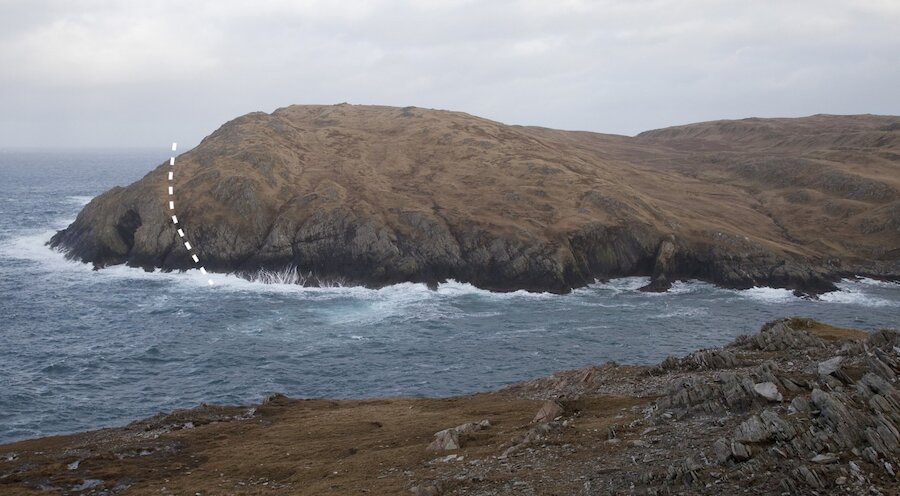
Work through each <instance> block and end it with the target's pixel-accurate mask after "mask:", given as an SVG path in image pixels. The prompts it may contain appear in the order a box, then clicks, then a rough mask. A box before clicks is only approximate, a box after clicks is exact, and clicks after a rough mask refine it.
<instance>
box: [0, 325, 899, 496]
mask: <svg viewBox="0 0 900 496" xmlns="http://www.w3.org/2000/svg"><path fill="white" fill-rule="evenodd" d="M898 373H900V334H898V333H897V332H896V331H878V332H874V333H871V334H866V333H863V332H860V331H854V330H850V329H841V328H835V327H831V326H828V325H825V324H821V323H818V322H815V321H811V320H807V319H799V318H795V319H786V320H781V321H776V322H772V323H769V324H767V325H765V326H764V327H763V328H762V329H761V331H760V332H759V333H757V334H754V335H752V336H744V337H740V338H738V339H737V340H735V341H734V342H733V343H731V344H730V345H728V346H726V347H724V348H716V349H709V350H702V351H698V352H695V353H692V354H690V355H688V356H686V357H682V358H669V359H667V360H665V361H663V362H662V363H660V364H658V365H655V366H624V365H617V364H615V363H607V364H604V365H602V366H599V367H593V368H588V369H580V370H572V371H567V372H561V373H558V374H555V375H553V376H551V377H547V378H543V379H537V380H533V381H528V382H524V383H520V384H516V385H513V386H511V387H508V388H506V389H504V390H501V391H497V392H492V393H484V394H474V395H469V396H460V397H454V398H444V399H413V398H389V399H378V400H366V401H328V400H292V399H289V398H286V397H284V396H280V395H274V396H271V397H269V398H268V399H267V400H266V401H265V402H263V403H262V404H261V405H258V406H256V407H252V408H247V407H219V406H201V407H199V408H196V409H192V410H183V411H177V412H173V413H169V414H159V415H157V416H155V417H152V418H149V419H146V420H142V421H139V422H135V423H133V424H130V425H128V426H127V427H123V428H116V429H104V430H100V431H95V432H88V433H84V434H75V435H70V436H60V437H50V438H44V439H36V440H30V441H23V442H19V443H14V444H9V445H4V446H0V493H2V494H44V493H48V492H49V493H67V494H108V495H111V494H156V495H158V494H203V495H205V494H316V495H320V494H333V495H347V494H406V495H417V496H426V495H427V496H436V495H484V496H488V495H523V494H524V495H538V494H541V495H544V494H548V495H549V494H560V495H585V496H590V495H605V494H717V495H720V494H745V493H746V494H819V495H824V494H883V495H889V494H898V491H897V488H898V487H900V481H898V476H897V470H898V468H900V432H898V428H900V391H898V390H897V384H898Z"/></svg>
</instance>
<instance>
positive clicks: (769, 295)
mask: <svg viewBox="0 0 900 496" xmlns="http://www.w3.org/2000/svg"><path fill="white" fill-rule="evenodd" d="M730 291H731V292H733V293H734V294H737V295H739V296H743V297H746V298H750V299H752V300H758V301H762V302H765V303H787V302H789V301H793V300H796V299H798V298H797V297H796V296H794V292H793V291H791V290H790V289H784V288H770V287H768V286H757V287H754V288H750V289H732V290H730Z"/></svg>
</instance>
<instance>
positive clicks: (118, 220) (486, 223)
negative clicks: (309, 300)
mask: <svg viewBox="0 0 900 496" xmlns="http://www.w3.org/2000/svg"><path fill="white" fill-rule="evenodd" d="M170 169H171V167H169V164H168V161H167V162H166V163H165V164H163V165H160V166H159V167H157V168H156V169H155V170H153V171H151V172H150V173H149V174H147V175H146V176H145V177H144V178H143V179H141V180H140V181H137V182H135V183H133V184H131V185H129V186H127V187H124V188H122V187H117V188H113V189H112V190H110V191H107V192H106V193H104V194H102V195H100V196H98V197H97V198H95V199H94V200H93V201H91V202H90V204H88V205H87V206H85V207H84V209H83V210H82V211H81V213H80V214H79V215H78V218H77V219H76V220H75V222H73V223H72V225H70V226H69V227H68V228H66V229H65V230H63V231H60V232H59V233H58V234H57V235H56V236H54V237H53V239H52V240H51V245H52V246H54V247H56V248H59V249H61V250H63V251H65V252H66V253H67V255H68V256H69V257H71V258H74V259H77V260H82V261H85V262H89V263H92V264H94V266H96V267H98V268H101V267H105V266H108V265H113V264H128V265H131V266H135V267H142V268H146V269H148V270H152V269H156V268H161V269H163V270H183V269H190V268H196V267H197V264H196V263H195V262H194V261H193V260H192V255H193V254H197V255H199V258H200V260H201V261H202V263H203V264H204V265H205V267H206V268H207V269H209V270H212V271H216V272H229V273H237V274H240V275H245V276H247V277H259V278H261V279H263V280H274V281H279V282H291V283H298V284H307V285H317V284H332V283H340V284H347V285H349V284H353V285H366V286H371V287H378V286H384V285H387V284H393V283H398V282H424V283H429V284H436V283H439V282H442V281H446V280H448V279H454V280H456V281H460V282H467V283H471V284H473V285H475V286H478V287H480V288H485V289H491V290H501V291H505V290H518V289H526V290H532V291H551V292H566V291H568V290H570V289H572V288H575V287H580V286H584V285H586V284H590V283H592V282H594V281H595V280H598V279H600V280H605V279H609V278H613V277H623V276H650V277H651V278H652V282H651V283H650V284H649V285H648V286H647V287H646V289H647V290H651V291H665V290H666V289H667V288H669V287H670V285H671V284H672V282H674V281H676V280H679V279H700V280H704V281H709V282H712V283H715V284H718V285H720V286H724V287H729V288H749V287H753V286H773V287H783V288H789V289H794V290H797V291H799V292H803V293H820V292H824V291H829V290H833V289H835V286H834V284H833V283H834V282H835V281H836V280H838V279H839V278H841V277H845V276H854V275H864V276H870V277H876V278H889V279H897V278H898V277H900V234H898V233H900V117H893V116H873V115H863V116H825V115H818V116H812V117H807V118H801V119H744V120H740V121H716V122H707V123H700V124H692V125H688V126H681V127H676V128H669V129H662V130H657V131H649V132H646V133H642V134H641V135H639V136H635V137H629V136H615V135H606V134H597V133H586V132H568V131H557V130H552V129H545V128H536V127H522V126H507V125H504V124H501V123H498V122H493V121H489V120H486V119H481V118H478V117H474V116H471V115H467V114H463V113H459V112H446V111H437V110H428V109H420V108H413V107H407V108H394V107H377V106H356V105H334V106H291V107H286V108H282V109H279V110H277V111H275V112H273V113H271V114H266V113H262V112H255V113H252V114H248V115H245V116H242V117H239V118H237V119H235V120H233V121H231V122H228V123H226V124H225V125H223V126H222V127H221V128H220V129H218V130H217V131H215V132H214V133H213V134H211V135H210V136H208V137H207V138H205V139H204V140H203V142H202V143H201V144H200V145H199V146H197V147H196V148H195V149H193V150H190V151H189V152H187V153H185V154H183V155H181V156H179V157H178V158H177V161H176V166H175V167H174V169H175V171H174V172H175V174H174V178H173V179H172V180H171V181H170V180H169V179H168V172H169V170H170ZM169 186H174V195H172V196H169V194H168V187H169ZM170 200H174V204H175V205H174V206H175V208H174V210H172V209H170V208H169V201H170ZM174 213H177V216H178V219H179V220H180V225H179V227H182V228H183V229H184V231H185V232H186V233H187V241H189V242H190V244H191V245H192V246H193V251H188V250H187V249H186V248H185V246H184V241H185V239H182V238H180V237H179V235H178V234H177V233H176V229H175V227H174V226H173V225H172V220H171V216H172V214H174Z"/></svg>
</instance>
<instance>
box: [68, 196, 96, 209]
mask: <svg viewBox="0 0 900 496" xmlns="http://www.w3.org/2000/svg"><path fill="white" fill-rule="evenodd" d="M93 199H94V197H93V196H67V197H66V200H68V201H69V202H70V203H74V204H76V205H80V206H82V207H83V206H85V205H87V204H88V203H90V202H91V200H93Z"/></svg>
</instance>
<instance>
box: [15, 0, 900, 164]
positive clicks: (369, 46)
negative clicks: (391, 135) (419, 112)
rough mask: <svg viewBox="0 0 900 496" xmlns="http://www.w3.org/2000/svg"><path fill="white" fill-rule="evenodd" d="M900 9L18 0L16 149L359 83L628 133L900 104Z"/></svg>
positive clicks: (352, 96)
mask: <svg viewBox="0 0 900 496" xmlns="http://www.w3.org/2000/svg"><path fill="white" fill-rule="evenodd" d="M898 26H900V0H809V1H806V0H752V1H748V0H735V1H732V0H627V1H611V0H598V1H587V0H583V1H582V0H407V1H399V0H396V1H394V0H384V1H377V0H373V1H363V0H340V1H336V0H330V1H318V0H290V1H289V0H256V1H246V0H243V1H230V0H216V1H206V0H191V1H174V0H172V1H169V0H140V1H137V0H135V1H127V0H117V1H114V0H0V67H2V70H0V148H17V147H27V148H109V147H114V148H124V147H157V146H168V144H170V143H171V142H173V141H178V142H179V143H181V144H182V145H186V146H193V145H195V144H197V143H199V141H200V140H201V139H202V138H203V137H204V136H206V135H208V134H210V133H211V132H213V131H214V130H215V129H216V128H218V127H219V126H220V125H221V124H223V123H224V122H226V121H228V120H230V119H232V118H234V117H237V116H239V115H243V114H245V113H248V112H252V111H259V110H262V111H265V112H271V111H273V110H275V109H277V108H279V107H283V106H287V105H290V104H334V103H341V102H348V103H354V104H380V105H395V106H407V105H413V106H418V107H427V108H440V109H449V110H458V111H463V112H468V113H470V114H474V115H478V116H481V117H486V118H489V119H494V120H498V121H501V122H505V123H507V124H523V125H539V126H547V127H554V128H561V129H578V130H588V131H597V132H607V133H618V134H629V135H631V134H636V133H638V132H640V131H643V130H647V129H655V128H660V127H665V126H670V125H676V124H684V123H689V122H697V121H704V120H713V119H726V118H728V119H731V118H743V117H752V116H758V117H775V116H785V117H794V116H803V115H811V114H817V113H832V114H858V113H876V114H894V115H896V114H900V28H898ZM180 148H181V149H184V146H180Z"/></svg>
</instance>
